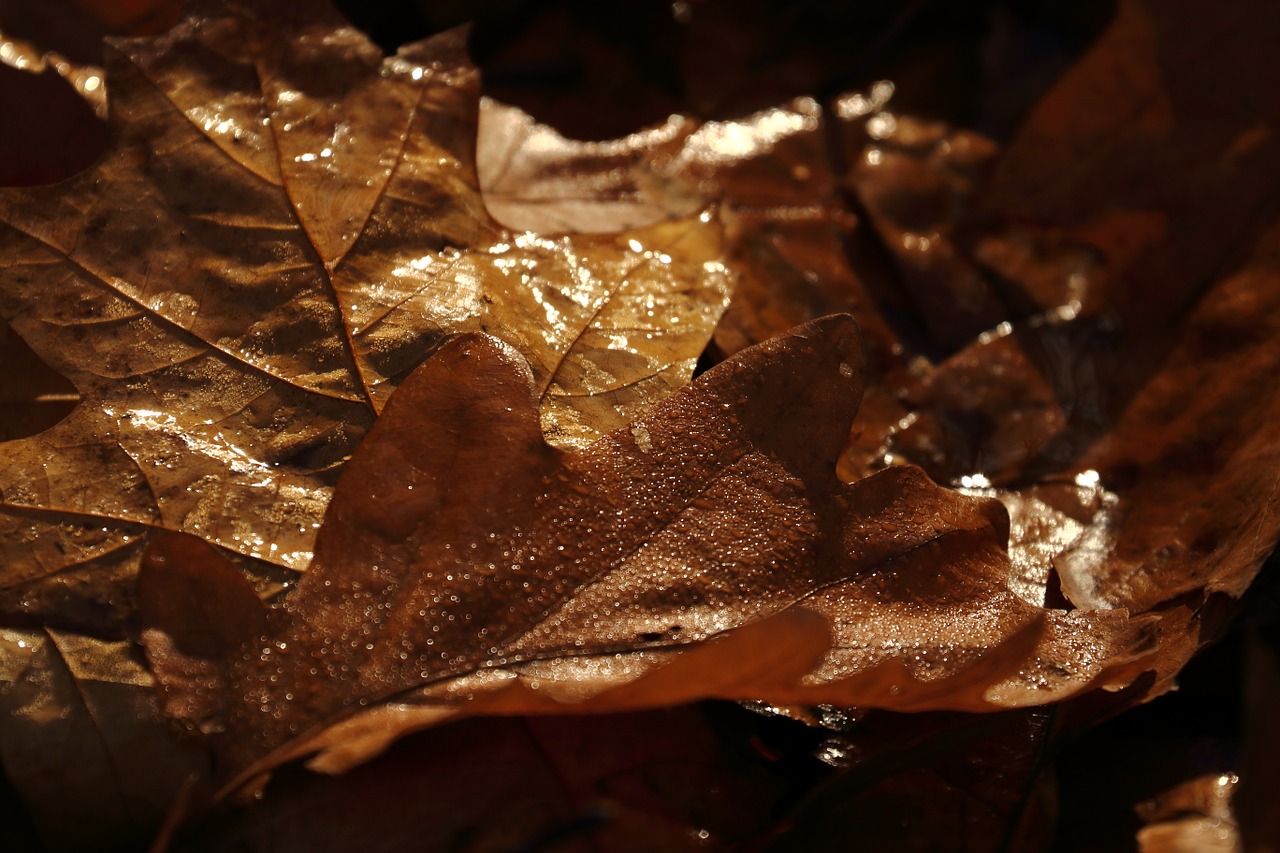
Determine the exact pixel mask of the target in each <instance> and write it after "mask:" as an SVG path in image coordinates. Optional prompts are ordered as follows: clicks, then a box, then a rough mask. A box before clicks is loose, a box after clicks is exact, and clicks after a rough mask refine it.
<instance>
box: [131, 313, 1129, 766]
mask: <svg viewBox="0 0 1280 853" xmlns="http://www.w3.org/2000/svg"><path fill="white" fill-rule="evenodd" d="M861 371H862V356H861V345H860V342H859V339H858V336H857V334H856V328H855V326H854V325H853V323H852V320H851V319H850V318H848V317H840V316H836V317H832V318H827V319H825V320H821V321H815V322H813V323H811V324H808V325H806V326H803V327H800V328H798V329H796V330H795V331H793V332H792V333H791V334H789V335H786V336H783V337H781V338H779V339H777V340H775V341H771V342H768V343H766V344H763V345H759V346H757V347H753V348H751V349H748V350H746V351H744V352H743V353H741V354H740V355H738V356H736V357H734V358H733V359H730V360H729V361H727V362H725V363H723V364H721V365H719V366H717V367H715V368H713V369H712V370H711V371H709V372H708V373H706V374H705V375H703V376H702V377H700V378H699V379H698V380H696V381H695V383H694V384H693V385H692V386H690V387H689V388H687V389H684V390H682V391H680V392H677V393H676V394H675V395H673V396H672V397H671V398H669V399H668V400H666V401H665V402H663V403H661V404H659V405H657V406H656V407H655V408H654V410H653V411H652V412H651V413H650V414H648V415H646V416H645V417H643V418H641V419H639V420H637V421H635V422H634V423H633V424H632V425H631V426H629V427H626V428H623V429H620V430H617V431H615V432H613V433H610V434H608V435H606V436H604V437H603V438H601V439H600V440H599V441H597V442H596V443H594V444H593V445H591V446H589V447H588V448H586V449H584V450H581V451H577V452H572V453H566V452H564V451H561V450H557V449H555V448H553V447H551V446H549V445H548V444H547V443H546V442H545V441H544V439H543V437H542V434H541V431H540V430H539V429H538V424H537V419H536V399H537V398H536V385H535V384H534V380H533V377H532V374H531V372H530V370H529V369H528V367H527V366H526V365H525V364H524V362H523V359H522V358H521V357H520V356H519V354H518V353H517V352H516V351H515V350H513V349H511V348H510V347H508V346H506V345H504V344H502V343H501V342H499V341H497V340H496V339H494V338H491V337H486V336H479V335H469V336H463V337H461V338H457V339H454V340H453V341H451V342H450V343H449V344H447V345H446V346H445V347H443V348H442V349H441V350H440V351H439V352H438V353H437V354H436V355H435V356H434V357H433V358H432V359H431V360H430V361H428V362H427V363H426V364H425V365H424V366H423V367H422V368H421V369H420V370H419V371H417V372H416V373H415V374H413V376H412V377H411V378H410V379H409V380H407V381H406V382H405V383H404V384H403V385H402V386H401V389H400V390H399V391H398V392H397V394H396V395H395V396H394V397H393V398H392V401H391V402H390V404H389V405H388V407H387V409H386V411H385V412H384V413H383V416H382V418H381V419H380V420H379V422H378V423H377V424H376V425H375V427H374V429H373V431H372V432H371V433H370V434H369V436H368V437H367V438H366V440H365V441H364V442H363V443H362V445H361V447H360V449H359V450H358V451H357V453H356V454H355V456H353V458H352V460H351V462H350V463H349V464H348V465H347V467H346V469H345V472H344V474H343V478H342V480H341V481H340V485H339V487H338V489H337V492H336V494H335V497H334V501H333V502H332V504H331V505H330V509H329V513H328V515H327V519H326V522H325V525H324V527H323V528H322V532H321V535H320V539H319V540H318V542H317V551H316V559H315V561H314V562H313V564H312V565H311V567H310V568H309V570H308V572H307V574H306V576H305V579H304V580H303V582H302V583H301V584H300V585H299V587H298V588H297V590H295V591H294V593H293V594H292V595H291V596H290V597H289V598H288V600H287V602H286V603H285V605H284V610H283V613H282V617H281V618H283V619H284V622H285V624H284V625H283V627H282V628H281V629H280V630H278V631H277V632H275V633H274V634H273V635H267V636H262V635H260V634H259V633H258V632H250V634H249V636H245V637H244V638H243V640H244V645H243V647H241V648H239V649H236V647H235V646H234V644H233V643H231V642H228V637H227V636H226V631H227V630H228V629H227V623H225V622H224V621H222V620H218V619H215V616H214V614H218V613H221V612H224V611H225V610H227V609H229V608H228V606H227V605H228V604H230V602H229V601H227V600H226V599H225V598H223V599H216V598H214V597H212V596H190V601H191V602H192V603H193V604H196V603H198V602H207V603H208V604H207V606H208V608H209V609H208V610H207V613H208V614H209V615H208V616H206V617H204V622H202V621H201V620H200V619H194V620H193V619H192V618H190V616H189V615H181V614H183V613H184V612H185V611H186V608H176V607H172V606H170V607H166V602H174V601H182V600H183V599H184V596H181V595H177V594H175V591H177V592H180V591H181V590H184V589H189V588H191V585H192V584H195V583H210V584H217V583H219V581H218V580H217V578H219V577H221V576H227V575H228V574H229V572H230V570H229V569H228V568H226V567H225V566H224V567H222V568H219V566H217V565H216V561H217V557H216V555H215V554H214V552H212V551H210V550H208V549H206V548H204V547H203V546H199V548H198V549H197V550H199V551H200V552H201V553H200V554H189V555H188V556H186V557H185V558H183V559H173V558H171V557H170V556H168V555H167V554H165V553H162V552H156V555H155V558H154V559H152V560H151V561H150V562H149V563H148V564H147V569H146V571H145V573H144V577H143V584H144V590H147V592H146V593H145V594H144V596H143V599H142V603H143V612H144V622H145V624H146V625H147V628H146V631H145V634H144V636H145V638H146V642H147V646H148V652H149V655H150V658H151V661H152V665H153V667H154V668H155V670H156V671H157V673H158V674H159V677H160V679H161V681H162V683H163V684H164V685H165V688H166V692H167V695H168V703H169V708H170V710H171V711H173V710H175V709H177V710H182V709H184V708H188V707H189V706H196V705H200V704H203V705H204V707H203V708H195V713H191V712H190V711H188V712H187V713H186V714H184V716H186V717H187V718H188V719H195V720H199V721H200V722H201V725H202V726H203V728H204V729H205V730H206V731H208V732H211V733H217V732H219V731H220V730H222V729H224V728H225V729H226V731H227V733H226V734H225V735H224V736H223V738H222V739H223V741H224V746H225V748H226V752H227V753H228V754H229V755H230V756H231V760H232V761H233V762H234V763H235V764H238V765H240V768H243V767H244V766H245V765H250V764H252V765H253V766H254V767H256V768H258V769H262V768H269V767H270V766H271V765H272V764H274V763H277V762H278V761H280V760H281V759H282V758H285V757H289V756H294V755H297V754H300V753H305V752H308V751H313V750H315V749H317V748H320V747H325V748H326V749H328V750H329V751H328V753H327V754H326V755H325V756H324V757H323V758H322V759H321V760H320V762H319V765H318V766H322V767H325V768H327V769H339V768H341V767H345V766H348V765H349V764H350V763H352V762H353V761H357V760H361V759H363V758H365V757H367V755H368V754H370V753H371V752H372V751H377V750H379V749H381V748H382V747H384V746H385V744H386V743H387V742H388V741H389V740H390V739H392V738H394V737H396V736H398V735H400V734H401V733H403V732H404V731H408V730H412V729H413V728H418V727H422V726H423V725H428V724H431V723H434V722H438V721H440V720H442V719H445V718H448V717H450V716H455V715H457V714H467V713H537V712H556V711H560V712H563V711H574V712H586V711H604V710H623V709H632V708H637V707H647V706H656V705H669V704H674V703H678V702H682V701H690V700H693V699H697V698H703V697H708V696H714V697H723V698H763V699H767V700H769V701H773V702H777V703H781V704H805V703H807V704H813V703H818V702H828V703H833V704H841V705H863V706H878V707H893V708H900V709H928V708H958V709H972V710H980V709H990V708H996V707H1002V706H1017V705H1023V704H1027V703H1041V702H1044V701H1049V700H1052V699H1058V698H1064V697H1066V696H1069V695H1072V694H1074V693H1076V692H1078V691H1080V690H1083V689H1086V688H1088V687H1091V686H1094V685H1097V684H1107V685H1123V684H1124V683H1126V681H1127V680H1128V679H1129V678H1131V677H1132V676H1133V675H1134V674H1136V673H1137V672H1139V671H1141V669H1142V668H1143V666H1144V665H1145V663H1144V661H1143V660H1142V658H1143V656H1144V651H1145V648H1144V647H1145V645H1146V644H1147V643H1148V642H1149V638H1148V637H1146V636H1145V632H1144V630H1143V626H1142V623H1141V622H1130V620H1128V619H1127V618H1126V616H1125V614H1124V613H1123V612H1120V611H1110V612H1101V613H1085V612H1072V613H1065V612H1052V611H1046V610H1044V609H1042V608H1039V607H1036V606H1033V605H1031V604H1029V603H1027V602H1025V601H1023V600H1022V599H1021V598H1019V597H1018V596H1017V595H1015V594H1014V593H1013V592H1012V591H1011V590H1010V589H1009V583H1010V580H1011V579H1010V564H1009V561H1008V559H1007V556H1006V554H1005V552H1004V543H1005V541H1006V539H1007V527H1006V523H1005V518H1004V513H1003V511H1002V510H1001V509H1000V507H999V505H998V504H996V503H993V502H990V501H986V500H983V499H976V498H968V497H965V496H962V495H959V494H957V493H955V492H952V491H948V490H945V489H941V488H939V487H937V486H935V485H933V484H932V483H931V482H930V481H928V480H927V479H926V478H924V477H923V476H922V475H921V474H920V473H919V472H918V471H917V470H916V469H914V468H910V467H898V468H891V469H889V470H886V471H884V472H882V473H880V474H878V475H875V476H873V477H870V478H867V479H865V480H862V481H859V482H857V483H853V484H844V483H842V482H841V481H840V480H838V479H837V477H836V475H835V459H836V457H837V456H838V454H839V452H840V448H841V447H842V446H843V443H844V440H845V437H846V435H847V433H848V424H849V421H850V420H851V419H852V417H853V414H854V412H855V410H856V407H857V404H858V400H859V398H860V395H861V376H860V374H861ZM478 390H479V391H480V393H477V391H478ZM784 425H785V427H786V428H783V426H784ZM482 460H483V462H484V463H485V464H486V465H487V466H488V470H492V471H495V472H501V474H500V476H499V475H494V476H487V477H476V476H471V475H469V474H468V472H472V471H474V470H476V466H479V465H480V464H481V462H482ZM175 547H178V548H180V549H182V550H184V551H186V550H189V547H188V546H175ZM190 547H196V546H190ZM201 554H202V555H203V556H201ZM198 578H209V580H207V581H206V580H198ZM238 598H239V599H240V601H241V602H242V604H241V605H236V606H237V607H242V608H248V609H249V610H251V611H252V612H259V611H260V608H261V605H259V604H258V602H257V599H256V598H254V597H253V596H252V595H249V594H247V593H246V594H241V595H239V596H238ZM246 618H249V617H246ZM260 618H262V617H251V621H252V619H260ZM205 622H207V623H208V627H203V626H204V623H205ZM200 649H207V650H209V651H208V652H206V653H205V655H206V659H207V660H208V661H209V662H210V663H211V664H212V665H214V666H217V665H221V666H222V667H223V672H224V673H225V684H224V685H223V687H222V688H221V691H223V692H219V691H218V690H213V689H211V685H210V684H208V683H207V673H208V672H209V671H210V670H209V668H208V665H207V664H204V663H202V664H200V665H199V666H194V667H193V665H192V664H191V662H190V660H191V657H192V656H193V655H196V656H198V655H199V651H198V650H200ZM193 672H196V673H198V674H197V676H196V677H194V678H193V677H192V673H193ZM420 687H421V688H424V690H423V691H421V692H420V693H419V694H418V695H416V696H412V695H408V694H409V693H410V691H413V690H414V689H415V688H420ZM201 697H204V700H203V703H201V702H200V698H201ZM224 697H230V699H229V700H228V699H226V698H224ZM387 702H392V703H393V704H381V705H379V703H387ZM218 703H224V705H225V704H230V705H231V706H234V707H233V708H232V710H231V713H230V714H228V715H226V716H225V717H222V718H219V717H217V715H216V714H214V715H210V713H209V710H208V709H209V708H210V707H214V706H217V705H218ZM370 705H373V706H377V707H374V708H373V709H372V710H369V711H368V712H366V713H363V714H358V713H357V712H360V711H361V710H362V709H364V708H365V707H366V706H370ZM353 715H355V716H354V717H353ZM348 718H349V719H348ZM335 723H336V724H337V726H336V727H334V724H335Z"/></svg>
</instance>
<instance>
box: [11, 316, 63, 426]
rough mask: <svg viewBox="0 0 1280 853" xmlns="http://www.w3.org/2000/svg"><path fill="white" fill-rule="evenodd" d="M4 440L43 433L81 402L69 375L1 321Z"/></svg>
mask: <svg viewBox="0 0 1280 853" xmlns="http://www.w3.org/2000/svg"><path fill="white" fill-rule="evenodd" d="M0 364H3V365H4V370H0V441H11V440H13V439H15V438H25V437H26V436H29V435H35V434H36V433H38V432H43V431H44V430H46V429H48V428H49V427H51V426H53V425H54V424H56V423H58V422H59V421H61V420H62V419H63V418H65V417H66V416H67V415H69V414H71V410H72V409H74V408H75V407H76V404H77V403H79V402H80V395H79V394H78V393H77V392H76V388H75V386H74V385H72V384H71V382H70V380H68V379H67V378H66V377H65V376H63V375H62V374H61V373H59V372H58V371H56V370H54V369H53V368H52V367H50V366H49V365H47V364H45V363H44V362H43V361H41V360H40V356H38V355H36V354H35V352H34V351H33V350H32V349H31V347H29V346H27V342H26V341H24V340H23V339H22V338H20V337H18V334H17V333H16V332H14V331H13V329H11V328H10V327H9V324H8V323H5V322H4V321H2V320H0Z"/></svg>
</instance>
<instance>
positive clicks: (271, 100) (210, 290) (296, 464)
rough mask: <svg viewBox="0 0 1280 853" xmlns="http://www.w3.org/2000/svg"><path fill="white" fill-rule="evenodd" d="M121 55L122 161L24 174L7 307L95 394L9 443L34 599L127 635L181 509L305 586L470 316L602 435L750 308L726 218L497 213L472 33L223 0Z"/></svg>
mask: <svg viewBox="0 0 1280 853" xmlns="http://www.w3.org/2000/svg"><path fill="white" fill-rule="evenodd" d="M106 73H107V77H108V84H109V91H110V95H111V124H112V128H113V131H114V133H115V134H116V137H117V138H116V142H115V144H114V145H113V146H112V148H111V149H110V150H109V151H108V153H107V154H106V155H105V156H104V157H103V159H102V160H101V161H100V162H99V163H98V164H97V165H96V166H95V167H94V168H92V169H91V170H90V171H88V172H86V173H83V174H81V175H79V176H76V177H74V178H72V179H70V180H68V181H66V182H64V183H63V184H61V185H59V186H58V187H56V188H53V189H45V188H36V189H31V190H11V191H6V192H4V193H3V194H0V252H3V254H4V257H5V259H6V263H5V266H4V269H3V271H2V272H0V314H3V316H4V318H5V319H6V320H8V322H9V323H10V324H11V325H12V327H13V328H14V329H15V330H16V331H17V332H18V333H19V334H20V335H21V336H22V337H23V338H24V339H25V340H26V341H27V342H28V343H29V344H30V345H31V346H32V348H33V349H34V350H35V351H36V352H37V353H38V354H39V355H40V356H41V357H42V358H44V360H45V361H47V362H48V363H49V364H50V365H51V366H53V367H54V368H55V369H57V370H58V371H60V372H61V373H63V374H64V375H66V376H67V377H68V378H69V379H70V380H71V381H72V382H73V384H74V385H75V387H76V389H77V390H78V392H79V395H80V397H81V403H80V405H79V406H78V407H77V408H76V409H75V410H74V411H73V412H72V413H71V415H70V416H69V417H68V418H67V419H66V420H65V421H63V422H62V423H60V424H58V425H57V426H55V427H53V428H52V429H50V430H48V431H46V432H43V433H41V434H39V435H36V436H32V437H30V438H25V439H22V440H19V441H15V442H11V443H8V444H6V445H5V448H4V454H3V461H0V542H2V545H0V548H2V549H3V550H2V551H0V561H2V563H3V576H2V577H0V586H2V587H3V589H4V592H3V596H2V602H3V604H2V607H3V610H4V611H5V612H6V613H8V614H10V616H11V617H12V618H21V619H25V620H33V621H44V622H58V623H59V624H64V625H80V626H83V627H91V628H94V629H95V630H118V626H119V625H120V624H121V623H122V622H123V620H124V619H126V618H127V614H128V609H129V601H130V597H131V591H130V587H131V583H132V581H131V578H132V577H133V573H134V571H135V570H136V566H137V561H138V559H139V555H140V553H141V548H142V546H143V545H144V544H145V542H146V541H147V539H148V538H149V537H150V536H151V534H152V532H153V531H155V530H160V529H169V530H180V531H185V532H188V533H191V534H193V535H196V536H199V537H201V538H203V539H205V540H206V541H209V542H211V543H214V544H216V545H218V546H220V547H222V548H225V549H227V550H228V551H229V552H232V553H235V554H238V555H240V557H241V558H242V559H241V562H242V564H243V565H244V567H245V568H246V570H247V571H250V572H251V574H252V575H253V576H254V577H256V578H257V579H258V581H259V582H260V585H261V587H262V591H264V592H268V591H271V590H273V589H278V588H279V586H280V585H281V584H286V583H288V582H289V581H290V579H291V577H290V573H291V572H292V571H296V570H300V569H302V568H303V567H305V565H306V563H307V561H308V560H309V559H310V554H311V546H312V542H313V539H314V535H315V530H316V529H317V527H318V526H319V522H320V518H321V516H322V514H323V511H324V507H325V504H326V502H327V500H328V497H329V494H330V489H331V487H332V483H333V480H334V476H335V472H336V471H337V470H338V469H339V468H340V467H341V465H342V464H343V462H344V460H345V459H346V458H347V456H348V455H349V454H350V452H351V450H352V448H353V447H354V446H355V444H356V442H357V441H359V439H360V437H361V436H363V435H364V433H365V432H366V431H367V429H368V428H369V425H370V424H371V423H372V422H373V420H374V418H375V416H376V414H377V412H378V411H379V410H380V408H381V407H382V405H383V404H384V402H385V400H386V398H387V397H388V396H389V394H390V393H391V391H392V389H393V388H394V387H395V385H396V384H397V383H398V382H399V380H400V379H401V378H403V376H405V375H406V374H407V373H408V372H409V371H411V370H412V369H413V368H414V367H415V366H416V365H417V364H418V363H419V362H420V361H421V360H422V359H423V358H425V357H426V355H427V354H428V353H429V352H430V351H431V350H432V349H433V348H434V347H436V346H438V345H439V343H440V341H441V340H442V338H443V337H444V336H445V335H446V334H449V333H455V332H459V331H465V330H468V329H475V330H479V329H490V330H492V331H494V333H496V334H500V335H502V336H503V337H504V338H505V339H506V340H508V341H509V342H511V343H512V344H514V345H515V346H517V347H518V348H519V349H520V350H521V351H522V352H523V353H524V354H525V356H526V357H527V358H528V360H529V363H530V364H531V365H532V368H533V370H534V373H535V376H536V377H537V380H536V381H537V383H538V386H539V398H540V400H541V404H540V406H541V409H540V410H541V422H542V428H543V429H544V430H545V431H546V433H547V434H548V436H550V437H551V438H552V440H554V441H556V442H558V443H561V444H565V445H573V444H582V443H586V442H589V441H590V440H591V439H592V438H594V437H595V436H596V435H598V434H600V433H601V432H603V431H606V430H608V429H611V428H613V427H615V426H617V425H618V424H621V423H625V422H626V421H627V420H628V419H630V418H631V417H633V416H634V415H635V414H636V413H638V412H639V411H642V410H643V409H644V408H645V407H647V406H648V405H649V404H650V403H651V402H652V401H653V400H655V399H657V398H659V397H661V396H663V395H664V394H666V393H669V391H670V390H671V389H673V388H675V387H678V386H680V385H681V384H683V383H684V382H685V381H687V378H688V376H689V374H690V372H691V371H692V368H693V363H694V360H695V359H696V358H697V355H698V353H699V352H700V351H701V350H702V348H703V345H704V343H705V339H706V337H707V335H708V334H709V332H710V329H711V328H712V325H713V324H714V322H715V321H716V319H717V318H718V316H719V314H720V312H721V310H722V309H723V305H724V302H725V300H726V299H727V294H728V287H729V282H728V278H727V275H726V273H725V272H724V268H723V266H721V265H720V263H719V229H718V225H717V224H716V223H715V222H714V220H713V219H712V218H711V217H710V216H692V217H689V218H686V219H683V220H679V221H673V222H667V223H661V224H659V225H657V226H654V227H651V228H647V229H642V230H637V231H631V232H626V233H622V234H613V235H609V236H603V237H554V236H538V235H533V234H527V233H526V234H515V233H511V232H509V231H507V230H506V229H503V228H502V227H500V226H499V225H498V224H497V223H496V222H495V221H494V220H493V219H492V218H490V216H489V215H488V213H487V212H486V210H485V208H484V204H483V198H482V196H481V194H480V192H479V190H478V188H477V185H476V179H475V172H474V157H473V151H472V148H473V145H474V124H475V111H476V99H477V91H476V90H477V84H478V81H477V73H476V71H475V69H474V68H473V67H472V66H471V65H470V63H469V61H468V60H467V59H466V57H465V52H464V49H463V35H462V33H461V32H452V33H447V34H444V35H442V36H438V37H435V38H434V39H431V40H428V41H426V42H422V43H419V44H416V45H411V46H407V47H405V48H403V49H402V50H401V51H400V52H399V53H398V54H397V55H396V56H394V57H391V58H387V59H384V58H383V57H382V55H381V53H380V52H379V51H378V50H377V49H376V48H375V47H374V46H373V45H372V44H371V43H369V42H368V41H367V40H366V39H365V38H364V37H363V36H362V35H360V34H358V33H357V32H356V31H354V30H353V29H351V28H350V27H349V26H347V25H346V24H345V23H344V22H343V21H342V20H341V19H340V18H339V17H338V16H337V15H336V13H333V12H332V11H331V10H330V9H329V8H328V7H327V6H326V5H324V4H323V3H305V4H268V5H261V4H247V5H241V4H236V3H231V2H228V3H211V4H206V5H205V6H204V7H203V9H202V14H197V15H194V16H193V17H191V18H188V19H187V20H186V21H185V22H183V23H182V24H180V25H179V26H177V27H176V28H175V29H173V30H172V31H170V32H169V33H167V34H166V35H164V36H162V37H159V38H157V39H152V40H133V41H130V40H123V41H116V42H113V43H111V44H110V45H109V47H108V48H107V54H106ZM655 318H660V319H655Z"/></svg>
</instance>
